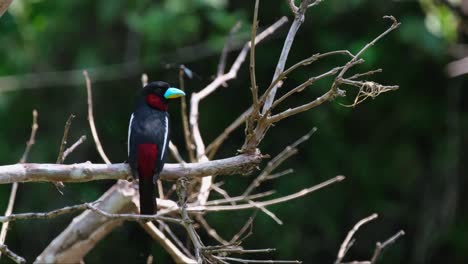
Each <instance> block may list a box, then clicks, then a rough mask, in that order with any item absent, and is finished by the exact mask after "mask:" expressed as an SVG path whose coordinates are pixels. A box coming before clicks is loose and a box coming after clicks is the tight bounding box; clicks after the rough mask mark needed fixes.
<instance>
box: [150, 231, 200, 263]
mask: <svg viewBox="0 0 468 264" xmlns="http://www.w3.org/2000/svg"><path fill="white" fill-rule="evenodd" d="M141 226H142V227H143V228H144V229H145V230H146V232H147V233H148V234H150V235H151V237H152V238H153V239H154V240H156V241H158V242H159V244H161V246H162V247H163V248H164V250H166V252H167V253H169V255H171V257H172V259H173V260H174V262H175V263H187V264H195V263H197V262H196V261H195V260H194V259H191V258H190V257H188V256H186V255H184V253H182V252H181V251H180V250H179V249H178V248H177V247H176V246H175V245H174V244H173V243H172V242H171V241H170V240H169V238H167V237H166V236H165V235H164V233H163V232H161V231H160V230H159V229H158V228H157V227H156V226H155V225H154V224H153V223H151V222H148V223H146V224H141Z"/></svg>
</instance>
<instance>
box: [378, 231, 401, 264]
mask: <svg viewBox="0 0 468 264" xmlns="http://www.w3.org/2000/svg"><path fill="white" fill-rule="evenodd" d="M404 235H405V231H403V230H400V231H398V233H396V234H395V235H393V236H392V237H390V238H389V239H387V240H386V241H384V242H383V243H380V242H377V243H376V245H375V251H374V254H373V256H372V259H371V264H375V263H376V262H377V259H378V258H379V256H380V254H381V253H382V251H383V250H384V249H385V248H386V247H387V246H389V245H391V244H393V243H395V242H396V241H397V240H398V238H400V237H401V236H404Z"/></svg>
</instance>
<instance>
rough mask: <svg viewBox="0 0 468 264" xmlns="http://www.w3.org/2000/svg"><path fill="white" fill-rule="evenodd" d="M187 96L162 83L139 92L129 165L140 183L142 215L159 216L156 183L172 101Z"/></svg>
mask: <svg viewBox="0 0 468 264" xmlns="http://www.w3.org/2000/svg"><path fill="white" fill-rule="evenodd" d="M182 96H185V93H184V92H183V91H182V90H180V89H178V88H174V87H170V85H169V84H168V83H166V82H162V81H154V82H151V83H148V84H147V85H145V86H144V87H143V89H142V90H140V91H139V94H138V96H137V100H136V104H135V110H134V112H133V113H132V115H131V116H130V122H129V126H128V163H129V166H130V169H131V173H132V176H133V178H134V179H138V186H139V188H138V189H139V193H140V214H143V215H153V214H156V208H157V207H156V181H157V179H158V176H159V174H160V172H161V171H162V169H163V167H164V163H165V158H166V150H167V148H168V145H169V113H168V107H169V101H170V100H171V99H174V98H179V97H182Z"/></svg>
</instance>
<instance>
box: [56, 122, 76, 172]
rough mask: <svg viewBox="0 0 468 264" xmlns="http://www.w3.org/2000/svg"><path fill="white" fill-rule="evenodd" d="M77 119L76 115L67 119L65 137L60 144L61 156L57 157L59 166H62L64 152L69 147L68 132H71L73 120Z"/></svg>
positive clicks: (64, 130)
mask: <svg viewBox="0 0 468 264" xmlns="http://www.w3.org/2000/svg"><path fill="white" fill-rule="evenodd" d="M74 118H75V115H74V114H70V116H69V117H68V119H67V122H66V123H65V128H64V129H63V137H62V141H61V143H60V150H59V154H58V157H57V162H56V163H57V164H62V163H63V161H64V160H65V158H64V157H63V156H64V155H63V152H64V151H65V146H66V145H67V138H68V131H69V130H70V126H71V124H72V120H73V119H74Z"/></svg>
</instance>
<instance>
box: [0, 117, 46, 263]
mask: <svg viewBox="0 0 468 264" xmlns="http://www.w3.org/2000/svg"><path fill="white" fill-rule="evenodd" d="M37 116H38V114H37V111H36V109H34V110H33V111H32V125H31V134H30V136H29V140H28V141H27V142H26V147H25V149H24V153H23V155H22V156H21V159H20V160H19V163H25V162H26V161H27V159H28V156H29V152H30V151H31V148H32V146H33V145H34V143H35V142H36V132H37V129H38V128H39V125H38V124H37ZM17 192H18V183H17V182H14V183H13V184H12V186H11V191H10V198H9V199H8V205H7V209H6V210H5V216H9V215H11V213H12V212H13V207H14V206H15V200H16V193H17ZM8 226H9V222H6V223H3V224H2V230H1V232H0V245H2V244H4V243H5V240H6V236H7V233H8ZM2 252H3V251H1V252H0V258H1V257H2Z"/></svg>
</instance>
